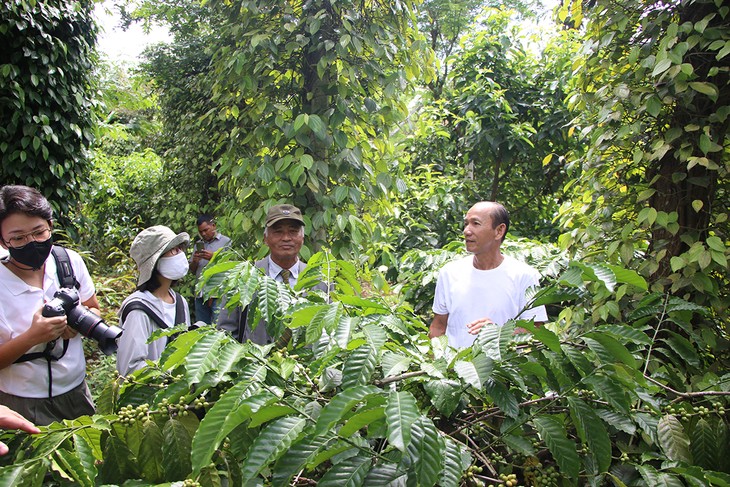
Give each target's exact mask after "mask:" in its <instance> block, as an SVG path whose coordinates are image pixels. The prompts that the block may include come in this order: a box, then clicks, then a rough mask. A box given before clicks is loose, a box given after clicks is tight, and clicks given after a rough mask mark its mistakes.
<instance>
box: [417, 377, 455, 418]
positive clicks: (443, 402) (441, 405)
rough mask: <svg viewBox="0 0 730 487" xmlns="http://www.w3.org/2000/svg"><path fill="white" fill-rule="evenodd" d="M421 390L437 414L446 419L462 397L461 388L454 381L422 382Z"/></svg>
mask: <svg viewBox="0 0 730 487" xmlns="http://www.w3.org/2000/svg"><path fill="white" fill-rule="evenodd" d="M423 388H424V389H425V390H426V393H427V394H428V395H429V397H430V398H431V403H432V404H433V405H434V407H435V408H436V409H437V410H438V412H439V413H441V414H443V415H444V416H446V417H449V416H451V414H452V413H453V412H454V410H455V409H456V406H458V405H459V400H460V399H461V395H462V392H463V390H462V386H461V384H460V383H459V382H457V381H455V380H448V379H436V380H428V381H425V382H423Z"/></svg>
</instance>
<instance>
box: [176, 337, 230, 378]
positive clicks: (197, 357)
mask: <svg viewBox="0 0 730 487" xmlns="http://www.w3.org/2000/svg"><path fill="white" fill-rule="evenodd" d="M227 340H228V338H227V337H226V335H225V334H223V333H211V334H208V335H205V336H204V337H203V338H202V339H200V340H199V341H198V342H196V343H195V345H193V347H192V348H191V350H190V352H188V356H187V359H186V361H185V364H186V369H187V379H188V385H191V386H192V385H193V384H196V383H198V382H200V381H201V380H202V379H203V376H204V375H205V374H206V373H208V372H210V371H211V370H213V369H214V368H216V366H217V364H218V359H219V357H220V355H219V353H220V352H219V350H220V346H221V343H223V342H225V341H227Z"/></svg>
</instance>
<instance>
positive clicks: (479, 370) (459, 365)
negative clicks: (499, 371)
mask: <svg viewBox="0 0 730 487" xmlns="http://www.w3.org/2000/svg"><path fill="white" fill-rule="evenodd" d="M493 370H494V362H493V361H492V359H490V358H489V357H487V355H485V354H483V353H480V354H477V355H475V356H474V357H473V358H472V359H471V360H457V361H456V362H455V363H454V371H455V372H456V374H457V375H458V376H459V377H460V378H461V379H462V380H463V381H464V382H466V383H467V384H469V385H471V386H473V387H475V388H477V389H481V388H482V387H483V386H484V383H485V382H486V381H487V380H489V379H490V377H491V376H492V371H493Z"/></svg>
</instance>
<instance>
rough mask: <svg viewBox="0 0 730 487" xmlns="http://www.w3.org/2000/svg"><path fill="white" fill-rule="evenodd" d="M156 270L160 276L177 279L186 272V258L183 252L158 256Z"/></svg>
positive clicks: (172, 279)
mask: <svg viewBox="0 0 730 487" xmlns="http://www.w3.org/2000/svg"><path fill="white" fill-rule="evenodd" d="M157 270H158V271H159V273H160V274H162V277H166V278H168V279H170V280H171V281H177V280H178V279H182V278H183V277H185V275H186V274H187V273H188V259H187V258H186V257H185V253H183V252H180V253H178V254H175V255H171V256H170V257H160V260H158V261H157Z"/></svg>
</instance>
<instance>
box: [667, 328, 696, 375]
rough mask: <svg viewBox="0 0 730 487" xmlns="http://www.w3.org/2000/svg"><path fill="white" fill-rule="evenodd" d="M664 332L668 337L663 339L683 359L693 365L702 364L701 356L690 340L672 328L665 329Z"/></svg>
mask: <svg viewBox="0 0 730 487" xmlns="http://www.w3.org/2000/svg"><path fill="white" fill-rule="evenodd" d="M663 333H664V334H666V335H667V336H666V338H663V339H661V341H663V342H665V343H666V344H667V345H669V347H670V348H671V349H672V350H673V351H674V352H675V353H676V354H677V355H678V356H679V357H681V358H682V361H684V362H687V363H688V364H689V365H691V366H692V367H699V366H700V357H699V355H698V354H697V350H696V348H695V347H694V346H693V345H692V343H690V341H689V340H687V339H686V338H684V337H683V336H681V335H679V334H677V333H674V332H672V331H670V330H664V331H663Z"/></svg>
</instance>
